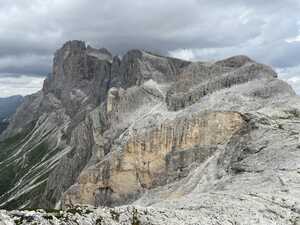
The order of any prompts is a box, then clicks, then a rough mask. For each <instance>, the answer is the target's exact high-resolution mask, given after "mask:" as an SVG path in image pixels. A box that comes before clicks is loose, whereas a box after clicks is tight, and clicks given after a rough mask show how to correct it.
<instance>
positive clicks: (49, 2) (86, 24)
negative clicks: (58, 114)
mask: <svg viewBox="0 0 300 225" xmlns="http://www.w3.org/2000/svg"><path fill="white" fill-rule="evenodd" d="M299 10H300V1H299V0H284V1H282V0H265V1H261V0H251V1H248V0H185V1H182V0H152V1H146V0H141V1H140V0H139V1H138V0H127V1H122V0H101V1H99V0H90V1H85V0H64V1H61V0H14V1H11V0H1V4H0V96H7V95H11V94H18V93H19V94H28V93H31V92H33V91H36V90H37V89H39V88H40V86H41V83H42V78H43V77H44V76H45V75H46V74H47V73H48V72H50V70H51V61H52V55H53V52H54V51H55V49H57V48H59V47H60V46H61V45H62V44H63V43H64V42H65V41H67V40H72V39H80V40H85V41H87V42H88V43H89V44H91V45H93V46H95V47H106V48H108V49H110V50H111V51H112V52H113V53H114V54H119V53H121V54H122V53H124V52H125V51H127V50H128V49H132V48H141V49H147V50H150V51H154V52H157V53H161V54H168V55H172V56H175V57H181V58H186V59H190V60H209V59H219V58H223V57H228V56H231V55H237V54H246V55H249V56H250V57H252V58H254V59H255V60H257V61H260V62H263V63H267V64H270V65H272V66H273V67H275V68H276V69H277V70H278V72H279V73H280V75H281V77H282V78H283V79H286V80H288V81H289V82H290V83H292V84H293V85H294V87H295V88H296V89H297V91H298V93H300V76H299V75H300V57H298V56H299V53H300V51H299V50H300V36H299V34H300V33H299V28H300V14H299Z"/></svg>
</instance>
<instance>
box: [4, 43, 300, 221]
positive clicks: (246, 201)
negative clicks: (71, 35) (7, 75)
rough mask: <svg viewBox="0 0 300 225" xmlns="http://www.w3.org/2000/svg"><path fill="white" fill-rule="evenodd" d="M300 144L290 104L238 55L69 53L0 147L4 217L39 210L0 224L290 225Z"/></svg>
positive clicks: (296, 207)
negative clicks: (190, 57) (201, 58)
mask: <svg viewBox="0 0 300 225" xmlns="http://www.w3.org/2000/svg"><path fill="white" fill-rule="evenodd" d="M299 132H300V99H299V97H298V96H297V95H296V94H295V92H294V91H293V90H292V88H291V87H290V86H289V85H288V84H287V83H285V82H283V81H281V80H279V79H278V78H277V74H276V73H275V72H274V70H272V68H270V67H269V66H266V65H263V64H260V63H257V62H255V61H253V60H252V59H250V58H248V57H246V56H234V57H231V58H227V59H224V60H221V61H216V62H187V61H183V60H179V59H174V58H170V57H163V56H159V55H156V54H152V53H149V52H145V51H140V50H131V51H129V52H128V53H126V54H125V55H124V56H123V57H122V58H119V57H113V56H112V55H111V53H109V51H108V50H106V49H93V48H92V47H90V46H86V44H85V43H84V42H81V41H70V42H67V43H66V44H65V45H64V46H63V47H62V48H61V49H59V50H58V51H57V52H56V54H55V57H54V63H53V71H52V74H51V76H50V77H49V78H47V79H46V80H45V83H44V87H43V89H42V90H41V91H40V92H38V93H36V94H34V95H32V96H28V97H26V98H25V100H24V102H23V104H22V105H21V106H20V107H19V108H18V110H17V112H16V113H15V115H14V117H13V118H12V119H11V121H10V124H9V126H8V128H7V129H6V130H5V131H4V132H3V133H2V135H1V136H0V137H1V142H0V180H1V182H0V207H1V208H3V209H9V210H12V209H26V208H27V209H29V208H44V209H45V210H46V211H44V210H38V211H36V210H35V211H26V210H25V211H10V212H9V211H1V212H0V220H1V219H2V221H4V222H5V223H6V224H76V223H77V224H135V225H137V224H264V225H265V224H268V225H269V224H274V225H275V224H276V225H278V224H282V225H283V224H284V225H298V224H300V166H299V165H300V143H299V137H300V133H299ZM78 205H81V207H78ZM84 205H89V206H88V207H83V206H84ZM107 207H113V208H107ZM53 208H56V209H60V208H62V209H64V210H65V211H60V210H53ZM49 209H52V210H49Z"/></svg>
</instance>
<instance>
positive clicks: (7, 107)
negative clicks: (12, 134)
mask: <svg viewBox="0 0 300 225" xmlns="http://www.w3.org/2000/svg"><path fill="white" fill-rule="evenodd" d="M22 102H23V97H22V96H20V95H16V96H11V97H7V98H0V133H1V132H2V131H3V130H4V129H5V128H6V126H7V125H8V123H7V122H6V121H4V120H5V119H6V118H8V117H9V116H10V115H12V114H13V113H14V112H15V111H16V109H17V107H18V106H19V105H20V104H21V103H22Z"/></svg>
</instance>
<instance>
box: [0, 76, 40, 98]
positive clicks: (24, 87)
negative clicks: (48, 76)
mask: <svg viewBox="0 0 300 225" xmlns="http://www.w3.org/2000/svg"><path fill="white" fill-rule="evenodd" d="M43 81H44V78H41V77H31V76H25V75H23V76H20V77H0V97H7V96H11V95H29V94H32V93H34V92H37V91H39V90H40V89H41V88H42V86H43Z"/></svg>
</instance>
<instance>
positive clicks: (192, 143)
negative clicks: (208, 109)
mask: <svg viewBox="0 0 300 225" xmlns="http://www.w3.org/2000/svg"><path fill="white" fill-rule="evenodd" d="M243 123H244V121H243V118H242V117H241V115H239V114H238V113H235V112H213V113H208V114H204V115H193V116H191V118H176V119H175V120H173V121H166V122H164V123H162V124H161V125H160V126H159V127H153V128H149V130H146V131H145V132H144V133H137V132H133V133H132V134H131V135H130V136H129V137H128V140H127V141H126V143H125V144H124V145H123V146H122V149H121V151H115V152H112V153H111V154H109V155H107V156H106V157H105V159H103V160H102V161H101V162H100V163H98V164H96V165H93V166H91V167H89V168H86V169H85V170H84V171H83V172H82V173H81V175H80V176H79V180H78V184H75V185H74V186H73V187H71V189H70V190H69V191H68V192H66V194H65V201H64V202H65V204H66V206H72V205H76V204H91V203H92V204H93V205H97V206H99V205H109V206H112V205H120V204H122V203H126V202H127V201H128V200H132V198H134V197H135V196H138V194H139V193H141V192H143V190H145V189H150V188H153V187H156V186H159V185H164V184H166V181H167V180H169V181H172V179H174V180H175V179H177V178H180V177H183V173H182V171H181V170H183V169H184V163H185V161H188V162H189V163H191V164H192V163H193V162H194V161H205V159H207V158H209V157H210V156H211V155H212V154H213V152H214V150H216V147H215V148H211V146H218V145H224V144H225V143H226V142H227V141H228V140H229V139H230V138H231V136H232V135H233V134H234V133H235V132H237V131H238V130H239V129H240V128H241V127H242V126H243ZM185 151H187V152H188V153H187V154H184V152H185ZM198 151H199V152H198ZM190 152H192V153H190ZM190 154H193V156H191V155H190ZM178 157H181V158H180V159H178ZM181 164H183V166H181ZM188 166H189V165H185V167H188ZM169 173H173V174H172V179H171V176H169ZM174 173H175V174H174ZM185 173H187V171H185ZM99 175H100V176H99Z"/></svg>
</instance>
